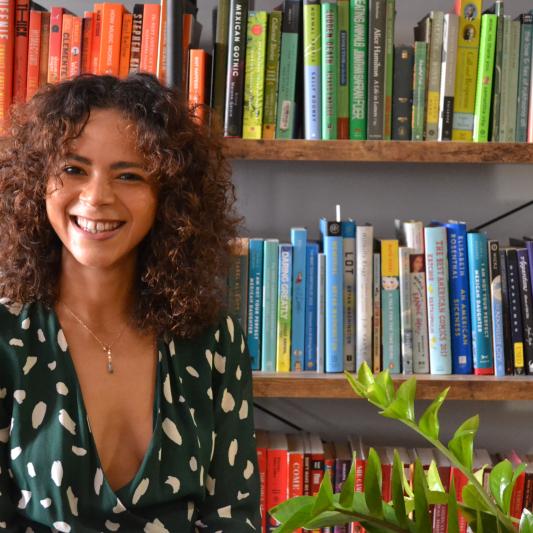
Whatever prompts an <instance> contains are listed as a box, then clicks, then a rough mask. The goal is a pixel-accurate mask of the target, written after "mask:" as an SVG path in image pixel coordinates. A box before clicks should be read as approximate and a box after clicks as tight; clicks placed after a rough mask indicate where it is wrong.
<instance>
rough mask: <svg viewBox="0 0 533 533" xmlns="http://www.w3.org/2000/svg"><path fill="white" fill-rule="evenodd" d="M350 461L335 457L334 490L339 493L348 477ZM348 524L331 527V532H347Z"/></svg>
mask: <svg viewBox="0 0 533 533" xmlns="http://www.w3.org/2000/svg"><path fill="white" fill-rule="evenodd" d="M350 466H351V461H349V460H345V459H339V458H336V459H335V467H334V472H335V492H336V493H340V492H341V490H342V485H343V483H344V482H345V481H346V478H347V477H348V472H349V471H350ZM349 528H350V526H349V525H348V524H346V525H342V526H335V527H334V528H333V533H349V531H350V529H349Z"/></svg>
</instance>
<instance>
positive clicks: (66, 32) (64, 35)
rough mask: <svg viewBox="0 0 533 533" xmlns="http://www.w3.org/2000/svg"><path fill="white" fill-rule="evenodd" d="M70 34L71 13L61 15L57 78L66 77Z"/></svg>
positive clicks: (62, 78)
mask: <svg viewBox="0 0 533 533" xmlns="http://www.w3.org/2000/svg"><path fill="white" fill-rule="evenodd" d="M71 36H72V15H71V14H69V13H65V14H64V15H63V26H62V30H61V56H60V59H59V80H60V81H63V80H66V79H67V78H68V52H69V50H70V39H71Z"/></svg>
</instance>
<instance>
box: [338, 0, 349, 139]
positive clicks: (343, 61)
mask: <svg viewBox="0 0 533 533" xmlns="http://www.w3.org/2000/svg"><path fill="white" fill-rule="evenodd" d="M349 41H350V0H337V52H338V61H337V68H338V73H337V82H338V86H337V139H349V138H350V136H349V117H350V102H349V99H350V87H349V82H350V80H349V78H350V71H349V63H350V58H349Z"/></svg>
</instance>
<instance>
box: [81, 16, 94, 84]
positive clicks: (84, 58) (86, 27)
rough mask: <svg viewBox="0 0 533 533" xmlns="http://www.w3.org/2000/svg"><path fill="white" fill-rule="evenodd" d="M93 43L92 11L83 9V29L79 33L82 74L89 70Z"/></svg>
mask: <svg viewBox="0 0 533 533" xmlns="http://www.w3.org/2000/svg"><path fill="white" fill-rule="evenodd" d="M92 43H93V13H92V12H91V11H85V13H84V14H83V30H82V34H81V71H82V73H83V74H85V73H87V72H91V52H92Z"/></svg>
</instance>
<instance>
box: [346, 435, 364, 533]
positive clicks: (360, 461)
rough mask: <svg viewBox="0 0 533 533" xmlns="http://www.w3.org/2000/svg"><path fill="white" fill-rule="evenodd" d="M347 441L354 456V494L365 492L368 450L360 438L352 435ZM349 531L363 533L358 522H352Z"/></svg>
mask: <svg viewBox="0 0 533 533" xmlns="http://www.w3.org/2000/svg"><path fill="white" fill-rule="evenodd" d="M349 440H350V449H351V452H352V456H353V455H354V454H355V480H354V490H355V492H363V491H364V490H365V470H366V459H367V453H368V451H367V450H368V448H367V447H366V446H365V444H363V440H362V439H361V437H356V436H354V435H352V436H350V438H349ZM350 531H351V533H364V531H365V529H364V528H363V527H361V524H359V522H353V523H352V524H351V529H350Z"/></svg>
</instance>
